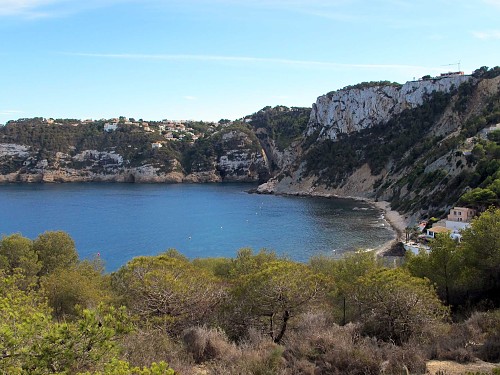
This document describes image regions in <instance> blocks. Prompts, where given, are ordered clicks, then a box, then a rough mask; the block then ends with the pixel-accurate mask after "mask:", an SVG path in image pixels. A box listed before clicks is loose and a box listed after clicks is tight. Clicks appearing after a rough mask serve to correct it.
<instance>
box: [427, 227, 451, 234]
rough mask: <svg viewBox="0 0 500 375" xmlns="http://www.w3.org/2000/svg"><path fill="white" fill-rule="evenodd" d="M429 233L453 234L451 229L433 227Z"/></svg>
mask: <svg viewBox="0 0 500 375" xmlns="http://www.w3.org/2000/svg"><path fill="white" fill-rule="evenodd" d="M428 231H429V232H434V233H449V232H451V229H448V228H445V227H432V228H429V229H428Z"/></svg>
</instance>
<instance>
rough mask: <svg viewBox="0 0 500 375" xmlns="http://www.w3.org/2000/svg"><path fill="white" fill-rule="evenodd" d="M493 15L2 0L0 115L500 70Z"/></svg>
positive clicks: (384, 4) (130, 110)
mask: <svg viewBox="0 0 500 375" xmlns="http://www.w3.org/2000/svg"><path fill="white" fill-rule="evenodd" d="M499 20H500V0H468V1H464V0H453V1H452V0H432V1H431V0H417V1H415V0H409V1H407V0H370V1H368V0H246V1H243V0H82V1H80V0H0V124H3V123H5V122H7V121H8V120H12V119H18V118H24V117H47V118H49V117H52V118H77V119H87V118H92V119H100V118H112V117H118V116H126V117H133V118H135V119H140V118H142V119H144V120H161V119H172V120H189V119H193V120H206V121H218V120H219V119H222V118H227V119H231V120H233V119H238V118H241V117H243V116H245V115H249V114H252V113H254V112H257V111H258V110H259V109H261V108H263V107H265V106H268V105H270V106H276V105H286V106H289V107H290V106H299V107H309V106H311V105H312V103H314V102H315V101H316V98H317V97H318V96H320V95H323V94H326V93H327V92H329V91H333V90H338V89H340V88H342V87H344V86H347V85H352V84H356V83H359V82H364V81H379V80H388V81H395V82H400V83H404V82H406V81H409V80H413V79H414V78H415V77H416V78H418V77H422V76H424V75H427V74H430V75H437V74H439V73H441V72H447V71H456V70H457V69H458V68H459V67H460V69H461V70H463V71H464V72H465V73H471V72H472V71H473V70H475V69H477V68H479V67H481V66H489V67H494V66H497V65H500V21H499ZM458 63H460V65H458Z"/></svg>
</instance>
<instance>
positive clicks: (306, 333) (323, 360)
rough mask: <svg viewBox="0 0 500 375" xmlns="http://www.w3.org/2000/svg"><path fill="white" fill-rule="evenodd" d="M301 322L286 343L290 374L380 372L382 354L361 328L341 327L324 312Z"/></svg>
mask: <svg viewBox="0 0 500 375" xmlns="http://www.w3.org/2000/svg"><path fill="white" fill-rule="evenodd" d="M300 321H301V324H300V325H298V326H297V327H295V329H294V330H293V331H292V332H290V333H289V335H288V338H287V340H286V350H285V353H284V357H285V359H286V360H287V364H288V366H287V367H288V370H289V371H290V374H313V373H314V374H346V375H350V374H352V375H356V374H360V375H361V374H378V373H380V363H381V362H382V360H383V358H382V351H380V350H379V347H378V344H377V342H376V341H374V340H372V339H369V338H365V337H361V336H360V334H359V326H358V325H355V324H348V325H346V326H343V327H341V326H338V325H336V324H333V323H332V322H331V321H330V319H329V317H328V316H327V315H325V313H321V312H319V313H308V314H305V315H304V316H303V317H301V319H300ZM306 363H308V364H307V365H306ZM313 369H314V370H313ZM312 371H314V372H312Z"/></svg>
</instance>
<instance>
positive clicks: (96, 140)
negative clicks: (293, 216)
mask: <svg viewBox="0 0 500 375" xmlns="http://www.w3.org/2000/svg"><path fill="white" fill-rule="evenodd" d="M132 120H133V119H132ZM132 120H129V119H126V118H120V119H111V120H99V121H80V120H62V119H61V120H46V119H42V118H35V119H20V120H17V121H10V122H9V123H7V124H6V125H5V126H3V127H0V182H40V181H43V182H70V181H118V182H221V181H253V182H257V181H259V182H261V183H262V182H264V184H262V185H261V186H260V187H259V189H258V191H259V192H261V193H276V194H302V195H324V196H330V195H339V196H355V197H363V198H368V199H373V200H386V201H389V202H390V203H391V206H392V208H393V209H396V210H398V211H399V212H401V213H404V214H406V216H411V215H413V217H415V218H417V217H421V216H441V215H442V214H443V213H444V212H445V211H446V210H447V209H448V208H449V207H450V206H451V205H453V204H456V203H457V202H459V201H460V199H461V197H462V200H461V201H460V202H461V203H463V204H471V205H476V206H481V207H483V208H484V207H487V206H488V205H490V204H498V201H499V195H500V182H499V178H500V175H499V173H500V172H498V170H499V163H500V161H499V159H500V158H499V147H500V146H499V145H498V138H499V137H498V131H497V130H495V129H497V128H498V125H497V124H499V123H500V68H498V67H497V68H493V69H488V68H486V67H483V68H480V69H478V70H476V71H475V72H474V73H473V74H472V75H463V74H450V75H444V76H440V77H434V78H432V77H424V78H422V79H420V80H418V81H411V82H407V83H405V84H403V85H401V84H397V83H391V82H387V81H383V82H364V83H361V84H357V85H353V86H348V87H345V88H344V89H341V90H338V91H334V92H330V93H328V94H326V95H323V96H320V97H319V98H318V99H317V101H316V103H314V104H313V106H312V108H296V107H292V108H288V107H284V106H278V107H275V108H271V107H265V108H263V109H262V110H260V111H257V112H255V113H254V114H252V115H249V116H246V117H244V118H242V119H240V120H237V121H229V120H221V121H219V123H217V124H215V123H203V122H197V123H195V122H190V123H186V124H180V123H171V122H168V121H167V120H164V121H162V122H149V123H146V122H144V121H142V120H139V121H135V120H133V121H132ZM110 124H111V125H110ZM110 126H111V128H110ZM495 126H497V128H495ZM105 129H107V130H108V131H106V130H105ZM465 193H467V194H466V195H465V196H464V194H465Z"/></svg>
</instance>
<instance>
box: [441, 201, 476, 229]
mask: <svg viewBox="0 0 500 375" xmlns="http://www.w3.org/2000/svg"><path fill="white" fill-rule="evenodd" d="M476 213H477V212H476V210H473V209H472V208H467V207H453V208H452V209H451V210H450V214H449V215H448V218H447V220H446V228H448V229H450V230H452V231H454V232H456V233H458V231H460V230H462V229H465V228H468V227H470V222H471V220H472V218H473V217H474V216H476Z"/></svg>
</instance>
